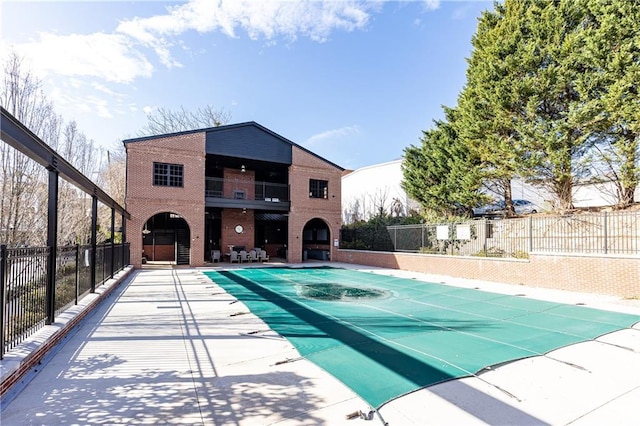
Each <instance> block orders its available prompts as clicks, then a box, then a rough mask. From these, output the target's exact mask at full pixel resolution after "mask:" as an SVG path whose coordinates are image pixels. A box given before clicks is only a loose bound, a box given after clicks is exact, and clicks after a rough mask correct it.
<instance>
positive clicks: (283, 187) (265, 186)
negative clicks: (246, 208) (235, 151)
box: [205, 177, 289, 203]
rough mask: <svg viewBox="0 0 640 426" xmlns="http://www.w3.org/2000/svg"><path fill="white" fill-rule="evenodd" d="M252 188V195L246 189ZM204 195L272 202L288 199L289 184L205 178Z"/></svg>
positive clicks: (286, 200)
mask: <svg viewBox="0 0 640 426" xmlns="http://www.w3.org/2000/svg"><path fill="white" fill-rule="evenodd" d="M249 188H253V189H254V196H253V197H251V196H250V194H248V192H249V191H247V189H249ZM205 197H210V198H224V199H233V200H248V201H268V202H272V203H278V202H288V201H289V185H287V184H284V183H273V182H261V181H248V180H240V179H224V178H213V177H209V178H205Z"/></svg>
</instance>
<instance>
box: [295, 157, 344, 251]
mask: <svg viewBox="0 0 640 426" xmlns="http://www.w3.org/2000/svg"><path fill="white" fill-rule="evenodd" d="M292 155H293V164H292V165H291V166H290V167H289V185H290V191H291V212H290V214H289V240H288V243H287V250H288V253H287V257H288V259H287V260H288V261H289V262H293V263H295V262H300V261H302V230H303V229H304V225H305V224H306V223H307V222H309V221H310V220H311V219H314V218H319V219H322V220H323V221H324V222H325V223H326V224H327V226H328V227H329V231H330V240H331V241H333V239H334V238H339V235H340V226H341V225H342V215H341V206H340V204H341V198H340V193H341V188H340V185H341V175H342V171H341V170H340V169H339V168H337V167H335V166H333V165H331V164H329V163H327V162H326V161H324V160H322V159H320V158H318V157H316V156H314V155H312V154H310V153H308V152H307V151H305V150H303V149H300V148H299V147H297V146H294V147H293V152H292ZM309 179H319V180H326V181H328V182H329V190H328V198H327V199H324V198H310V197H309ZM329 248H330V250H331V256H332V257H331V258H332V259H333V251H334V249H335V247H333V245H331V247H329Z"/></svg>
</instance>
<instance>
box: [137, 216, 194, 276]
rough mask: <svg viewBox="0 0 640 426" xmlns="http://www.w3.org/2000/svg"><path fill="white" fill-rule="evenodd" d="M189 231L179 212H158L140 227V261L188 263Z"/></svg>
mask: <svg viewBox="0 0 640 426" xmlns="http://www.w3.org/2000/svg"><path fill="white" fill-rule="evenodd" d="M190 253H191V231H190V229H189V224H188V223H187V221H186V220H184V219H183V218H182V216H180V215H179V214H176V213H171V212H162V213H158V214H156V215H154V216H152V217H150V218H149V220H147V221H146V222H145V224H144V227H143V228H142V263H146V262H160V263H171V264H175V265H189V264H190V260H191V258H190Z"/></svg>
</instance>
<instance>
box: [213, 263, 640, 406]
mask: <svg viewBox="0 0 640 426" xmlns="http://www.w3.org/2000/svg"><path fill="white" fill-rule="evenodd" d="M205 274H206V275H207V276H208V277H209V278H210V279H211V280H212V281H213V282H215V283H216V284H218V285H219V286H221V287H222V288H224V289H225V290H226V291H227V292H229V293H231V294H232V295H234V296H235V297H236V298H238V299H239V300H240V301H242V302H243V303H244V304H245V305H246V306H247V307H248V308H249V309H250V310H251V312H253V313H254V314H255V315H257V316H259V317H260V318H261V319H262V320H264V321H265V322H266V323H267V324H268V325H269V326H270V327H271V328H272V329H273V330H275V331H276V332H277V333H279V334H280V335H282V336H283V337H285V338H286V339H287V340H288V341H290V342H291V343H292V344H293V345H294V346H295V347H296V348H297V350H298V351H299V352H300V354H301V355H302V356H303V357H305V358H306V359H308V360H310V361H312V362H314V363H316V364H317V365H319V366H320V367H321V368H323V369H324V370H326V371H327V372H329V373H331V374H332V375H334V376H335V377H336V378H338V379H339V380H340V381H342V382H343V383H344V384H346V385H347V386H349V387H350V388H351V389H353V391H354V392H356V393H357V394H358V395H360V396H361V397H362V398H363V399H364V400H365V401H367V402H368V403H369V404H371V406H372V407H375V408H380V406H381V405H383V404H384V403H385V402H388V401H390V400H392V399H394V398H397V397H399V396H401V395H404V394H406V393H409V392H412V391H414V390H417V389H420V388H423V387H425V386H429V385H433V384H436V383H439V382H443V381H446V380H450V379H454V378H460V377H464V376H470V375H473V374H475V373H477V372H479V371H480V370H482V369H484V368H486V367H488V366H492V365H496V364H500V363H504V362H508V361H513V360H516V359H520V358H526V357H530V356H535V355H542V354H545V353H547V352H549V351H552V350H554V349H557V348H559V347H562V346H565V345H570V344H573V343H577V342H582V341H586V340H591V339H594V338H595V337H598V336H601V335H603V334H606V333H610V332H612V331H616V330H620V329H623V328H627V327H630V326H631V325H633V324H634V323H636V322H638V321H640V316H636V315H629V314H623V313H616V312H609V311H602V310H597V309H591V308H587V307H584V306H575V305H564V304H559V303H553V302H545V301H540V300H535V299H528V298H524V297H518V296H508V295H503V294H498V293H490V292H485V291H479V290H471V289H464V288H458V287H452V286H447V285H443V284H435V283H426V282H423V281H417V280H411V279H405V278H396V277H389V276H383V275H379V274H374V273H366V272H358V271H353V270H346V269H338V268H247V269H235V270H229V271H207V272H205Z"/></svg>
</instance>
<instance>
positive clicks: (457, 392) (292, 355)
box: [0, 264, 640, 425]
mask: <svg viewBox="0 0 640 426" xmlns="http://www.w3.org/2000/svg"><path fill="white" fill-rule="evenodd" d="M332 266H338V265H336V264H332ZM341 266H344V267H353V266H347V265H341ZM360 269H365V268H362V267H361V268H360ZM366 269H367V270H370V268H366ZM375 272H377V273H382V274H394V275H396V276H399V275H402V276H407V277H416V278H419V279H424V278H429V279H430V280H436V279H437V280H438V282H439V281H442V280H443V279H445V278H444V277H425V276H424V275H419V274H412V273H408V272H402V271H390V270H376V271H375ZM450 284H453V285H459V286H466V287H469V288H474V287H480V288H481V289H486V290H490V291H499V292H504V293H509V292H511V294H516V293H523V292H526V293H527V296H532V297H537V298H542V299H547V300H551V299H554V300H557V301H560V302H563V303H571V304H576V303H584V304H587V305H588V306H591V307H595V308H600V309H610V310H619V311H621V312H628V313H636V314H637V313H640V303H638V302H639V301H630V300H620V299H615V298H611V297H603V296H594V295H585V294H578V293H563V292H554V291H550V290H537V289H529V288H523V287H513V286H507V285H500V284H492V283H484V282H477V281H474V282H471V281H464V280H456V281H455V282H451V283H450ZM639 327H640V325H638V324H636V325H635V326H634V328H631V329H625V330H621V331H619V332H615V333H612V334H608V335H606V336H603V337H600V338H598V339H596V340H594V341H589V342H585V343H579V344H576V345H571V346H568V347H565V348H561V349H558V350H556V351H554V352H552V353H550V354H547V355H548V356H546V357H533V358H528V359H525V360H521V361H517V362H513V363H509V364H506V365H503V366H498V367H497V368H493V369H490V370H488V371H487V372H485V373H482V374H481V375H479V376H478V377H468V378H464V379H458V380H452V381H449V382H446V383H442V384H439V385H435V386H431V387H429V388H426V389H423V390H420V391H417V392H414V393H411V394H409V395H406V396H404V397H402V398H399V399H397V400H394V401H392V402H390V403H388V404H386V405H384V406H383V407H382V408H381V410H380V415H381V417H379V416H373V417H372V418H370V420H367V419H366V417H367V416H366V415H364V416H362V417H355V416H354V418H352V419H347V417H348V415H349V414H353V413H357V412H359V411H362V412H364V413H365V414H366V413H368V410H369V406H368V405H367V403H366V402H364V401H363V400H362V399H361V398H359V397H358V396H357V395H356V394H355V393H353V392H352V391H351V390H349V389H348V388H347V387H346V386H345V385H343V384H342V383H341V382H339V381H338V380H337V379H335V378H334V377H333V376H331V375H329V374H328V373H326V372H325V371H323V370H322V369H320V368H319V367H318V366H316V365H315V364H313V363H311V362H310V361H307V360H305V359H302V358H300V355H299V353H298V352H297V351H296V350H295V349H294V348H293V346H292V345H291V344H290V343H289V342H287V341H286V340H284V339H283V338H281V337H280V336H279V335H277V334H276V333H275V332H273V331H270V330H269V329H268V327H267V326H266V325H265V323H264V322H263V321H262V320H260V319H259V318H258V317H256V316H254V315H253V314H251V313H248V312H247V309H246V307H245V306H244V305H243V304H242V303H241V302H239V301H237V300H236V299H235V298H234V297H232V296H231V295H230V294H228V293H227V292H225V291H224V290H223V289H222V288H221V287H219V286H218V285H216V284H215V283H213V282H212V281H210V280H209V279H208V278H207V277H206V276H205V275H204V273H203V270H201V269H193V268H182V269H178V268H171V269H141V270H136V271H133V272H132V273H131V274H130V275H129V276H128V277H127V278H125V279H124V281H123V282H122V283H121V284H120V285H119V287H118V288H117V289H116V290H115V291H114V292H113V293H112V294H111V295H110V296H109V298H108V299H106V300H105V301H103V302H102V304H101V305H100V306H99V307H98V308H97V309H96V311H95V313H94V314H93V315H91V316H89V317H88V318H86V319H85V320H84V321H83V322H82V323H81V325H80V326H79V327H78V328H77V329H76V331H75V333H74V334H73V335H72V336H70V337H69V338H68V339H67V340H66V342H65V343H64V344H63V345H59V346H58V348H57V352H56V354H55V355H54V356H52V357H50V359H49V361H48V363H47V364H46V365H44V366H43V367H42V368H41V371H39V372H38V373H37V374H36V375H35V377H34V378H33V379H32V380H31V381H30V382H29V383H28V384H27V385H26V386H25V387H24V389H22V390H21V391H20V392H19V393H16V394H15V395H14V396H13V397H12V398H11V401H3V402H4V404H3V407H2V412H1V413H0V416H1V422H2V425H25V424H38V425H40V424H42V425H56V424H122V423H127V424H190V425H192V424H201V425H222V424H224V425H269V424H278V425H302V424H307V425H312V424H313V425H319V424H326V425H336V424H346V425H359V424H362V425H366V424H381V422H382V420H381V419H384V420H385V421H387V422H388V423H389V424H390V425H407V424H409V425H410V424H416V425H417V424H421V425H424V424H569V423H571V424H603V423H609V424H632V423H634V422H635V420H636V408H637V405H638V403H639V402H640V382H638V380H637V378H638V377H640V328H639ZM354 368H357V366H354Z"/></svg>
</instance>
